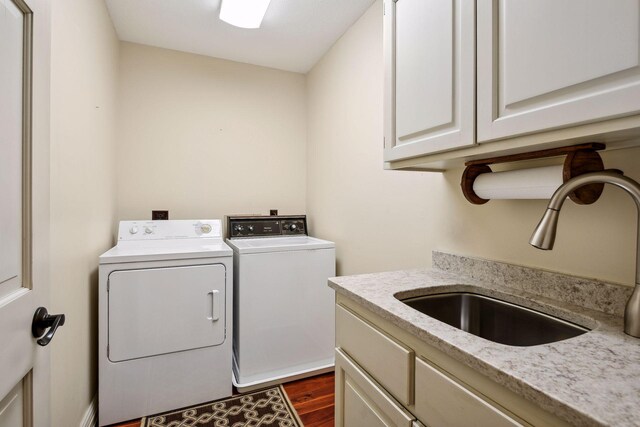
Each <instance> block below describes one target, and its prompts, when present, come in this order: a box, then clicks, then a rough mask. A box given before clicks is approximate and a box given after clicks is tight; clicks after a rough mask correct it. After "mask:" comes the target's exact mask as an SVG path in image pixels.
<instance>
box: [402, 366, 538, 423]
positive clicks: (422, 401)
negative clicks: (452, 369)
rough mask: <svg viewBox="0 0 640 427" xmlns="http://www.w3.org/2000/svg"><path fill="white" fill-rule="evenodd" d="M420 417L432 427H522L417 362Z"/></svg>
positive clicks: (417, 404)
mask: <svg viewBox="0 0 640 427" xmlns="http://www.w3.org/2000/svg"><path fill="white" fill-rule="evenodd" d="M415 398H416V405H415V413H416V415H417V417H418V418H419V419H420V420H422V422H424V423H426V424H427V425H429V426H430V427H448V426H452V427H453V426H492V427H513V426H523V425H526V424H522V423H521V422H519V421H517V420H516V419H514V418H513V417H512V416H511V415H507V414H506V413H504V412H502V411H501V410H500V409H498V408H496V407H494V406H493V405H491V404H490V403H489V402H487V401H485V400H484V399H481V398H480V397H479V396H477V395H476V394H474V393H473V392H471V391H470V390H468V389H466V388H465V387H463V386H462V385H461V384H459V383H458V382H456V381H454V380H453V379H451V378H450V377H449V376H448V375H446V374H445V373H444V372H442V371H440V370H439V369H437V368H435V367H434V366H432V365H430V364H428V363H426V362H424V361H422V360H420V359H416V394H415Z"/></svg>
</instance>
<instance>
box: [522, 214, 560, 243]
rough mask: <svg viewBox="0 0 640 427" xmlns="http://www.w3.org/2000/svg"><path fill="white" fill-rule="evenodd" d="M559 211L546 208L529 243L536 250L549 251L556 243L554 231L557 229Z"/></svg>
mask: <svg viewBox="0 0 640 427" xmlns="http://www.w3.org/2000/svg"><path fill="white" fill-rule="evenodd" d="M559 217H560V211H557V210H555V209H551V208H547V210H546V211H545V213H544V216H543V217H542V219H541V220H540V222H539V223H538V226H537V227H536V229H535V230H534V231H533V234H532V235H531V239H530V240H529V243H531V245H533V246H535V247H536V248H538V249H543V250H545V251H546V250H551V249H553V244H554V243H555V241H556V230H557V228H558V218H559Z"/></svg>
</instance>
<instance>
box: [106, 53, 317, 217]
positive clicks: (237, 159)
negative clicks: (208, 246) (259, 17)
mask: <svg viewBox="0 0 640 427" xmlns="http://www.w3.org/2000/svg"><path fill="white" fill-rule="evenodd" d="M120 58H121V64H120V76H121V82H122V84H121V87H120V100H119V102H120V104H119V105H120V108H119V133H118V141H119V144H118V169H117V170H118V206H119V215H118V217H119V219H144V218H150V217H151V210H152V209H169V211H170V213H169V215H170V218H172V219H181V218H183V219H186V218H222V217H223V216H224V215H226V214H231V213H262V214H265V213H266V214H268V212H269V209H271V208H277V209H279V210H280V212H281V213H304V210H305V191H306V182H305V179H306V174H305V170H306V165H305V161H306V154H305V153H306V151H305V140H306V124H305V120H306V114H305V108H306V107H305V104H306V101H305V78H304V76H303V75H302V74H297V73H290V72H284V71H278V70H273V69H269V68H264V67H258V66H253V65H247V64H241V63H237V62H231V61H226V60H221V59H214V58H209V57H205V56H199V55H193V54H189V53H181V52H177V51H172V50H166V49H159V48H155V47H149V46H142V45H137V44H131V43H122V45H121V57H120Z"/></svg>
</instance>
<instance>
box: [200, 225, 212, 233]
mask: <svg viewBox="0 0 640 427" xmlns="http://www.w3.org/2000/svg"><path fill="white" fill-rule="evenodd" d="M200 231H201V232H202V233H204V234H208V233H211V225H210V224H202V225H201V226H200Z"/></svg>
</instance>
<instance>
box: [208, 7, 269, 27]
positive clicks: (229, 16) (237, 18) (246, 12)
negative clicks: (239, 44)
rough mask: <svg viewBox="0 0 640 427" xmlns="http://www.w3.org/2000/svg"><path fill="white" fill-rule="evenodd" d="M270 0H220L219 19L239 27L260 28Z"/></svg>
mask: <svg viewBox="0 0 640 427" xmlns="http://www.w3.org/2000/svg"><path fill="white" fill-rule="evenodd" d="M270 2H271V0H222V6H220V19H222V20H223V21H224V22H226V23H228V24H231V25H234V26H236V27H241V28H260V24H261V23H262V18H264V14H265V12H266V11H267V8H268V7H269V3H270Z"/></svg>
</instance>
